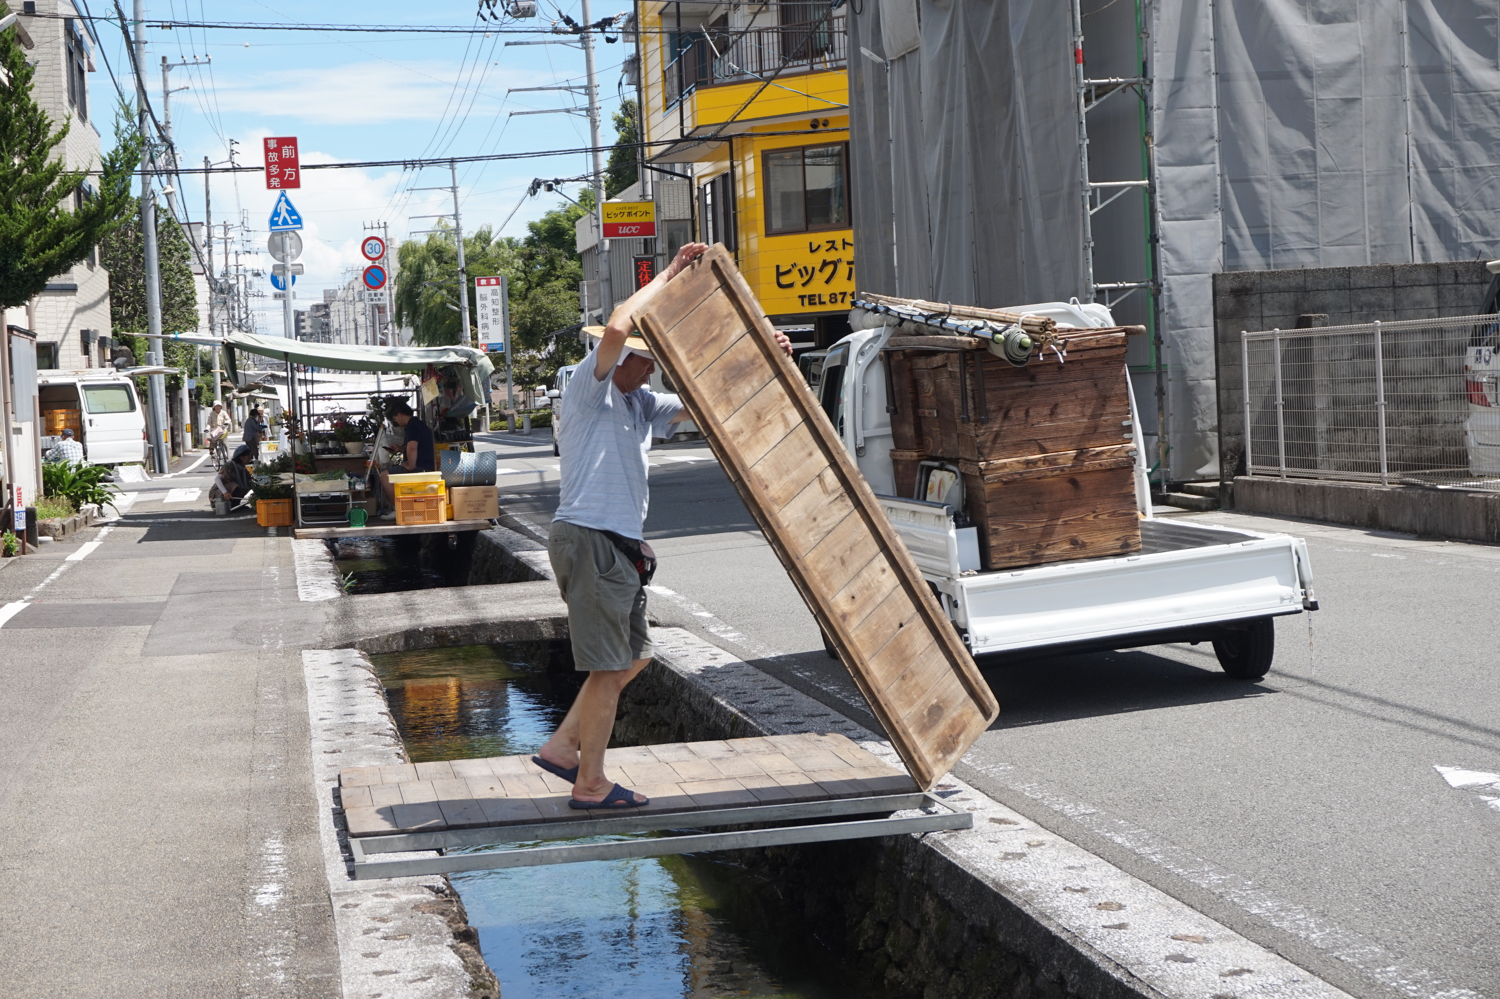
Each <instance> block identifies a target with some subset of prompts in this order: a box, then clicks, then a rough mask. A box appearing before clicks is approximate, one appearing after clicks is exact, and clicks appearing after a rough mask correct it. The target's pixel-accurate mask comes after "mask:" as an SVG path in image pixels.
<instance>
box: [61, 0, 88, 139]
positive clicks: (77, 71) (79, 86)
mask: <svg viewBox="0 0 1500 999" xmlns="http://www.w3.org/2000/svg"><path fill="white" fill-rule="evenodd" d="M63 50H64V51H63V71H64V72H65V73H66V74H67V77H68V103H69V104H71V105H73V108H74V110H76V111H77V112H78V117H79V118H81V119H83V120H84V121H88V120H89V85H88V77H86V76H84V74H85V73H87V72H88V49H87V47H86V45H85V43H84V40H83V36H82V35H81V34H79V31H78V22H77V21H76V20H74V19H73V18H71V17H68V18H64V19H63Z"/></svg>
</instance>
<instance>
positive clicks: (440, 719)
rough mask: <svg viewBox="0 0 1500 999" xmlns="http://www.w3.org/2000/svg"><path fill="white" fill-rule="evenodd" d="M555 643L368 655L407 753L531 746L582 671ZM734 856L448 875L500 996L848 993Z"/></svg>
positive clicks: (831, 997) (828, 959) (842, 998)
mask: <svg viewBox="0 0 1500 999" xmlns="http://www.w3.org/2000/svg"><path fill="white" fill-rule="evenodd" d="M562 653H563V650H562V649H560V648H559V647H558V646H557V645H555V644H552V643H540V642H516V643H509V644H504V645H497V646H487V645H479V646H467V647H464V648H454V649H435V650H425V651H420V652H400V653H391V654H389V655H379V656H372V657H371V661H372V662H373V663H374V665H375V669H376V671H377V673H379V675H380V678H381V680H382V682H383V684H384V686H385V690H386V697H387V699H388V700H389V702H390V706H391V713H392V715H393V717H394V718H395V720H396V725H397V728H398V729H399V730H400V732H401V736H402V738H403V739H404V740H405V743H406V751H407V754H408V756H409V757H410V758H411V760H412V761H413V762H421V761H425V760H452V759H463V758H466V757H475V756H503V755H512V754H519V753H530V752H533V751H534V750H535V749H536V748H537V747H538V746H540V745H541V744H542V742H543V741H545V740H546V738H547V736H548V735H549V734H550V733H551V731H552V729H553V727H555V726H556V724H557V723H558V722H559V721H560V720H561V719H562V716H563V714H564V713H566V711H567V707H568V705H569V704H571V703H572V700H573V696H574V694H575V693H576V692H577V690H578V685H579V683H580V682H581V678H582V674H578V673H574V672H572V671H571V670H567V669H566V664H565V663H564V661H563V657H562ZM731 857H732V855H726V854H717V855H703V856H686V857H683V856H677V857H662V858H653V859H644V860H624V861H595V862H591V863H584V864H561V865H556V866H546V867H530V868H517V869H513V870H507V871H481V872H475V873H471V874H457V875H453V876H452V878H451V880H452V882H453V886H454V887H455V888H456V889H458V891H459V893H460V894H461V895H462V896H463V900H464V905H465V907H467V909H468V911H469V921H470V922H471V923H472V924H473V925H474V927H475V928H476V929H477V930H478V931H479V940H480V946H481V949H482V950H483V951H484V956H485V959H486V960H487V961H488V962H489V965H490V967H491V968H492V969H493V970H494V972H495V975H496V977H497V978H499V980H500V991H501V995H502V996H504V997H505V999H553V997H563V996H567V997H574V996H578V997H583V996H587V997H589V999H595V997H598V999H666V997H685V999H686V997H691V999H718V997H721V996H749V997H752V999H757V997H773V996H774V997H782V999H854V997H855V996H856V995H857V993H855V992H852V991H849V989H848V986H847V985H846V984H845V981H846V978H845V976H844V975H842V974H841V962H840V960H839V958H838V956H837V955H835V954H832V953H830V952H828V951H826V950H824V949H823V948H822V947H821V946H820V945H818V944H817V943H816V942H815V941H809V940H806V939H802V938H795V939H794V938H790V935H789V934H786V933H781V932H778V925H777V919H776V918H775V914H774V913H768V912H767V911H766V910H765V908H764V907H763V906H762V905H761V904H760V903H759V902H758V901H757V900H756V899H757V897H758V896H757V895H755V894H754V893H751V892H750V891H748V890H747V888H746V884H745V882H746V879H747V878H748V877H749V876H750V875H749V874H748V873H747V872H746V871H745V870H743V869H742V868H740V867H738V866H736V865H735V864H734V863H733V861H732V859H727V858H731Z"/></svg>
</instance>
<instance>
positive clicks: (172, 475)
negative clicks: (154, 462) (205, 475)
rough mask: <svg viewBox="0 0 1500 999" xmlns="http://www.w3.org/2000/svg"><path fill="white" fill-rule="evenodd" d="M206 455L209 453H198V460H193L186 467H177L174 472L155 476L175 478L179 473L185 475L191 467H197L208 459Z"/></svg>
mask: <svg viewBox="0 0 1500 999" xmlns="http://www.w3.org/2000/svg"><path fill="white" fill-rule="evenodd" d="M208 455H209V452H207V451H204V452H203V453H202V454H200V455H199V456H198V460H197V461H195V462H193V463H192V464H191V465H189V466H188V467H187V468H179V469H178V470H177V471H175V472H168V473H167V474H166V475H158V476H157V478H158V479H175V478H176V477H177V476H179V475H186V474H187V473H189V472H191V471H192V470H193V469H195V468H197V467H198V466H199V465H201V464H203V463H204V462H205V461H207V460H208Z"/></svg>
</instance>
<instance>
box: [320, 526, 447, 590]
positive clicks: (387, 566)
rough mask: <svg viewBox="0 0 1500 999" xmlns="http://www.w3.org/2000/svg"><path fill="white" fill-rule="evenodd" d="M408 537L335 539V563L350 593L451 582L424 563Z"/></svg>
mask: <svg viewBox="0 0 1500 999" xmlns="http://www.w3.org/2000/svg"><path fill="white" fill-rule="evenodd" d="M415 540H417V539H407V538H400V539H398V538H379V537H377V538H340V539H338V540H337V541H334V542H331V543H330V544H331V546H332V548H333V558H334V565H335V566H336V567H337V568H338V573H339V578H340V579H341V580H342V581H343V584H344V590H345V592H347V593H393V592H396V591H405V590H430V589H433V588H434V587H438V586H449V585H451V584H450V583H449V582H448V581H447V580H446V579H444V577H443V574H442V573H441V572H439V571H437V570H436V569H435V568H433V567H432V565H431V564H430V560H429V562H428V563H427V564H424V561H423V559H422V558H421V557H420V555H419V554H418V547H417V545H414V544H409V543H408V544H403V542H410V541H415Z"/></svg>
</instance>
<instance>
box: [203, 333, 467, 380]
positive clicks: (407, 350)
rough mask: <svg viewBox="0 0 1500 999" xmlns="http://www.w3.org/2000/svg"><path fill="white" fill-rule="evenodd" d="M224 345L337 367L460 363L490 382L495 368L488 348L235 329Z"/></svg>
mask: <svg viewBox="0 0 1500 999" xmlns="http://www.w3.org/2000/svg"><path fill="white" fill-rule="evenodd" d="M224 346H226V347H233V348H235V349H236V350H244V351H249V352H250V353H252V354H260V355H261V356H263V357H274V358H277V359H278V360H282V361H292V362H295V363H297V364H308V365H312V366H313V367H318V368H330V369H333V370H336V371H420V370H422V369H423V368H425V367H427V365H429V364H431V365H434V366H436V367H443V366H444V365H457V366H460V367H468V368H474V369H475V370H476V371H477V372H478V373H480V374H481V375H482V376H483V377H484V378H485V379H486V384H488V381H487V380H488V378H489V375H490V372H492V371H493V370H494V366H493V365H492V364H490V359H489V358H488V357H486V356H485V353H484V351H482V350H476V349H474V348H473V347H457V346H453V347H362V346H355V345H353V344H343V343H308V342H306V341H303V340H288V339H287V338H286V337H281V336H259V335H257V334H254V333H231V334H230V335H229V336H226V337H225V338H224Z"/></svg>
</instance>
